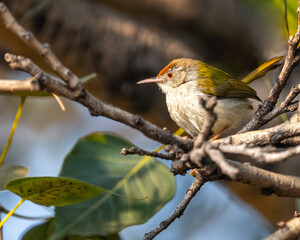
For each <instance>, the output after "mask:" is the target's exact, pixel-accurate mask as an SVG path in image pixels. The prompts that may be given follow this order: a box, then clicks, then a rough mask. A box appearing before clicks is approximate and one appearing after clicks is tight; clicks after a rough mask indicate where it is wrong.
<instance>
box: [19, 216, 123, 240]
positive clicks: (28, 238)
mask: <svg viewBox="0 0 300 240" xmlns="http://www.w3.org/2000/svg"><path fill="white" fill-rule="evenodd" d="M53 231H54V222H53V218H52V219H50V220H48V221H47V222H44V223H42V224H40V225H37V226H34V227H32V228H30V229H29V230H26V233H24V235H23V237H22V240H45V239H48V238H49V237H50V235H51V233H52V232H53ZM120 239H121V238H120V237H119V234H118V233H115V234H113V235H109V236H107V237H101V236H88V237H84V236H74V235H72V236H66V237H64V238H62V239H61V240H120Z"/></svg>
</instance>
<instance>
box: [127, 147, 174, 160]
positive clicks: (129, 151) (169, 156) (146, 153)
mask: <svg viewBox="0 0 300 240" xmlns="http://www.w3.org/2000/svg"><path fill="white" fill-rule="evenodd" d="M121 154H122V155H123V156H126V155H132V154H138V155H140V156H151V157H158V158H161V159H166V160H174V158H175V155H174V154H172V153H171V154H170V153H168V154H163V153H159V152H155V151H146V150H143V149H138V148H135V147H131V148H128V149H126V148H123V149H122V150H121Z"/></svg>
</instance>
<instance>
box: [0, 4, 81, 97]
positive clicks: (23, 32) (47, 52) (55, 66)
mask: <svg viewBox="0 0 300 240" xmlns="http://www.w3.org/2000/svg"><path fill="white" fill-rule="evenodd" d="M0 15H1V17H2V19H3V21H4V24H5V26H6V28H7V29H9V30H10V31H12V32H13V33H14V34H16V35H17V36H18V37H19V38H20V39H21V40H23V41H24V42H25V43H27V44H28V45H29V46H30V47H32V48H33V49H35V50H36V51H37V52H38V53H39V54H40V55H41V56H42V57H43V58H44V60H45V61H46V62H47V63H48V64H49V66H50V67H51V68H52V70H53V71H54V72H55V73H56V74H57V75H58V76H60V77H61V79H63V80H64V81H65V82H66V83H67V84H68V85H69V86H70V88H71V89H72V90H76V91H75V92H74V94H75V95H77V96H79V95H78V94H80V93H81V91H82V89H83V86H82V84H81V83H80V81H79V79H78V77H77V76H76V75H75V74H73V73H72V71H70V70H69V69H68V68H66V67H65V66H64V65H63V64H62V63H61V62H60V61H59V60H58V59H57V57H56V56H55V55H54V53H52V51H51V49H50V46H49V45H48V44H41V43H40V42H39V41H38V40H37V39H36V38H35V36H34V35H33V33H32V32H30V31H28V30H27V29H25V28H23V27H22V26H21V25H20V24H19V23H18V22H17V21H16V20H15V18H14V17H13V16H12V15H11V13H10V12H9V11H8V9H7V7H6V6H5V4H4V3H0ZM76 93H77V94H76Z"/></svg>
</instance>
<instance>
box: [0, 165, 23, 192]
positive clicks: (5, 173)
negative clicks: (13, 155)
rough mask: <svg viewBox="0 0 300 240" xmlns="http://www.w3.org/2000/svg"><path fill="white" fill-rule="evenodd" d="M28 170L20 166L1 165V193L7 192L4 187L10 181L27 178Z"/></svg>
mask: <svg viewBox="0 0 300 240" xmlns="http://www.w3.org/2000/svg"><path fill="white" fill-rule="evenodd" d="M28 171H29V170H28V168H27V167H23V166H18V165H1V166H0V191H3V190H5V189H4V185H5V184H7V183H9V182H10V181H12V180H14V179H17V178H23V177H26V176H27V174H28Z"/></svg>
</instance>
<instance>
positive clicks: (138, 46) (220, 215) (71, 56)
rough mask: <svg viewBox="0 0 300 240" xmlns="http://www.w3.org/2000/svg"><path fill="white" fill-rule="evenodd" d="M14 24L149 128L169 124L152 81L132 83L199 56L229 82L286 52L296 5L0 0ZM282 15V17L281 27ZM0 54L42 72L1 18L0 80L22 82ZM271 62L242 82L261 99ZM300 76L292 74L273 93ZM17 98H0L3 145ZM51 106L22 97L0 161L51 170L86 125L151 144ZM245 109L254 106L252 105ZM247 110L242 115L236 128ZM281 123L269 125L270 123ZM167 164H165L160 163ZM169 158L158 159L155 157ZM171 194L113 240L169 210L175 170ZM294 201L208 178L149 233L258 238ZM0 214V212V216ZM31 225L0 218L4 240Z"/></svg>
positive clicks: (293, 171) (8, 203)
mask: <svg viewBox="0 0 300 240" xmlns="http://www.w3.org/2000/svg"><path fill="white" fill-rule="evenodd" d="M4 2H5V3H6V4H7V6H8V8H9V9H10V10H11V11H12V13H13V15H14V16H15V17H16V18H17V19H18V21H20V23H21V24H22V25H23V26H25V27H26V28H28V29H29V30H31V31H32V32H33V33H34V34H35V35H36V37H37V38H38V39H39V40H41V41H42V42H48V43H49V44H50V46H51V48H52V50H53V51H54V53H55V54H56V55H57V56H58V58H59V59H60V60H61V61H62V62H63V63H64V64H65V65H66V66H67V67H69V68H70V69H71V70H72V71H73V72H74V73H76V74H77V75H78V76H79V77H82V76H85V75H88V74H91V73H97V78H94V79H93V80H91V81H89V82H88V83H87V84H86V88H87V90H88V91H89V92H90V93H91V94H93V95H94V96H95V97H97V98H99V99H101V100H103V101H104V102H107V103H111V104H113V105H116V106H118V107H121V108H124V109H126V110H128V111H130V112H132V113H135V114H140V115H142V116H143V117H144V118H145V119H147V120H148V121H150V122H153V123H155V124H157V125H158V126H160V127H167V128H168V129H170V130H172V131H175V130H176V129H177V126H176V125H175V124H174V123H173V122H172V120H171V119H170V117H169V115H168V112H167V109H166V105H165V99H164V95H163V94H162V93H161V92H160V91H159V89H158V87H157V86H156V85H153V86H152V85H147V86H140V85H139V86H137V85H136V82H137V81H139V80H142V79H144V78H148V77H152V76H155V75H157V73H158V72H159V70H160V69H161V68H163V67H164V66H165V65H167V64H168V63H169V62H170V61H171V60H173V59H174V58H178V57H190V58H195V59H199V60H202V61H204V62H206V63H207V64H209V65H213V66H215V67H218V68H220V69H222V70H224V71H226V72H228V73H229V74H230V75H232V76H233V77H235V78H238V79H240V78H242V77H243V76H245V75H246V74H248V73H249V72H250V71H252V70H253V69H254V68H256V67H257V66H258V65H259V64H261V63H263V62H264V61H266V60H269V59H270V58H273V57H276V56H281V55H285V54H286V50H287V39H288V36H289V35H292V34H293V33H294V32H295V29H296V27H297V21H296V18H297V14H296V9H297V1H296V0H287V1H286V12H285V4H284V2H285V1H283V0H270V1H258V0H243V1H238V0H223V1H218V0H210V1H205V0H144V1H139V0H127V1H122V0H64V1H58V0H9V1H4ZM285 14H287V18H286V19H287V20H288V21H287V22H288V26H289V27H288V29H287V27H286V21H285ZM6 52H12V53H15V54H21V55H25V56H26V57H29V58H31V59H32V60H33V61H35V63H37V64H38V65H40V66H41V67H42V68H43V69H44V70H45V71H49V72H51V70H50V69H49V67H47V65H46V64H45V63H44V62H43V60H42V59H41V58H40V57H39V56H38V55H37V54H36V53H35V52H34V51H33V50H32V49H30V48H28V46H26V45H25V44H24V43H22V42H21V41H20V40H19V39H18V38H17V37H16V36H14V35H13V34H12V33H10V32H8V31H7V30H6V29H5V27H4V26H3V25H2V23H0V78H1V79H24V78H26V77H28V75H26V74H24V73H20V72H16V71H11V70H10V69H9V67H8V65H7V64H6V63H5V62H4V60H3V56H4V54H5V53H6ZM279 70H280V69H278V70H275V71H274V72H272V73H270V74H268V76H267V77H266V79H264V80H258V81H256V82H255V83H253V84H252V86H253V88H254V89H255V90H256V91H257V92H258V96H259V97H260V98H261V99H264V98H265V97H266V96H267V93H268V91H269V90H270V84H269V83H270V82H272V81H275V79H276V76H277V75H278V72H279ZM297 77H299V70H297V69H296V71H295V72H294V73H293V74H292V77H291V79H290V81H289V84H288V86H287V87H286V91H285V92H283V95H282V97H283V98H284V97H285V96H286V94H287V92H288V91H289V89H290V87H291V86H292V85H293V84H295V82H296V79H297ZM19 102H20V99H19V98H18V97H14V96H8V95H5V96H3V95H1V96H0V112H1V118H0V123H1V124H0V133H1V134H0V149H3V148H4V146H5V143H6V140H7V137H8V134H9V131H10V128H11V125H12V122H13V119H14V116H15V113H16V111H17V107H18V104H19ZM63 102H64V103H65V105H66V108H67V110H66V112H61V110H60V108H59V106H58V105H57V103H56V102H55V100H54V99H52V98H49V99H39V98H31V99H29V100H27V101H26V103H25V107H24V112H23V114H22V116H21V120H20V124H19V126H18V128H17V130H16V133H15V136H14V140H13V143H12V145H11V148H10V151H9V153H8V155H7V157H6V160H5V164H18V165H24V166H26V167H28V168H29V170H30V172H29V176H57V175H58V173H59V171H60V167H61V164H62V162H63V159H64V157H65V156H66V154H67V153H68V152H69V151H70V150H71V148H72V146H73V145H74V144H75V143H76V141H77V140H78V138H79V137H82V136H84V135H87V134H89V133H91V132H93V131H110V132H117V133H119V134H120V135H121V136H123V137H125V138H127V139H129V140H130V141H131V142H133V143H135V144H136V145H137V146H138V147H142V148H145V149H149V150H152V149H154V148H156V147H158V146H159V143H157V142H153V141H151V140H149V139H146V138H145V137H144V136H143V135H142V134H140V133H139V132H137V131H135V130H133V129H131V128H129V127H127V126H124V125H122V124H119V123H117V122H114V121H111V120H109V119H106V118H103V117H97V118H94V117H91V116H90V115H89V113H88V111H87V109H85V108H84V107H82V106H80V105H78V104H75V103H72V102H70V101H68V100H64V99H63ZM253 105H254V108H256V107H257V102H254V101H253ZM249 118H250V116H248V117H247V118H245V123H246V121H247V119H248V120H249ZM280 121H282V120H281V119H280V118H278V119H276V120H274V121H272V122H271V123H270V124H269V125H268V126H270V125H274V124H278V123H280ZM165 163H166V162H165ZM166 164H168V163H166ZM264 167H265V168H266V169H270V170H273V171H276V172H281V173H285V174H290V175H299V170H298V169H299V163H298V164H297V163H296V161H293V160H290V161H288V162H285V163H281V164H273V165H268V166H264ZM176 179H177V185H178V189H177V193H176V196H175V198H174V199H173V200H172V201H171V202H169V203H168V204H167V205H166V206H165V207H164V208H163V209H162V210H161V211H160V212H159V213H157V214H156V215H155V216H154V217H153V218H152V219H150V220H149V221H148V222H147V223H146V224H144V225H140V226H134V227H129V228H127V229H125V230H124V231H122V234H121V235H122V237H123V239H126V240H127V239H130V240H131V239H133V240H134V239H141V237H142V236H143V234H144V233H145V232H148V231H150V230H151V229H152V228H154V227H155V226H156V225H157V224H158V223H159V222H160V221H161V220H163V219H164V218H166V217H167V216H168V215H170V214H171V212H172V211H173V210H174V209H175V207H176V205H177V204H178V203H179V202H180V200H181V199H182V198H183V196H184V194H185V191H186V189H187V188H188V187H189V185H190V184H191V183H192V181H193V178H192V177H190V176H186V177H176ZM0 200H1V204H2V205H3V206H4V207H5V208H7V209H11V208H12V207H13V206H14V205H15V204H16V203H17V201H18V198H17V197H15V196H13V195H12V194H10V193H8V192H1V193H0ZM295 209H296V208H295V200H293V199H288V198H279V197H275V196H268V197H266V196H262V195H260V191H259V189H256V188H254V187H250V186H247V185H242V184H234V183H207V184H206V186H205V187H204V188H203V189H201V191H200V192H199V193H198V195H197V197H196V198H194V200H193V201H192V203H191V204H190V206H189V207H188V209H187V211H186V213H185V215H184V216H183V217H182V218H180V219H179V220H176V222H175V223H174V224H173V225H172V226H171V227H170V228H169V229H168V230H166V231H165V232H164V233H162V234H161V235H159V236H158V237H157V239H175V240H176V239H183V238H185V239H213V240H214V239H249V240H251V239H261V238H263V237H265V236H267V235H268V234H269V232H270V231H273V229H274V227H276V223H277V222H278V221H281V220H288V219H290V218H291V217H292V216H293V213H294V210H295ZM18 213H20V214H24V215H28V216H51V214H53V212H52V211H51V210H49V209H45V208H42V207H40V206H37V205H34V204H31V203H25V204H24V205H23V206H22V207H21V208H20V209H19V210H18ZM2 217H3V216H2ZM32 224H34V221H25V220H20V219H17V218H12V219H10V220H9V221H8V222H7V224H6V225H5V226H4V239H18V238H19V236H20V234H21V232H23V231H24V230H25V229H26V228H27V227H29V226H32Z"/></svg>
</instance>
